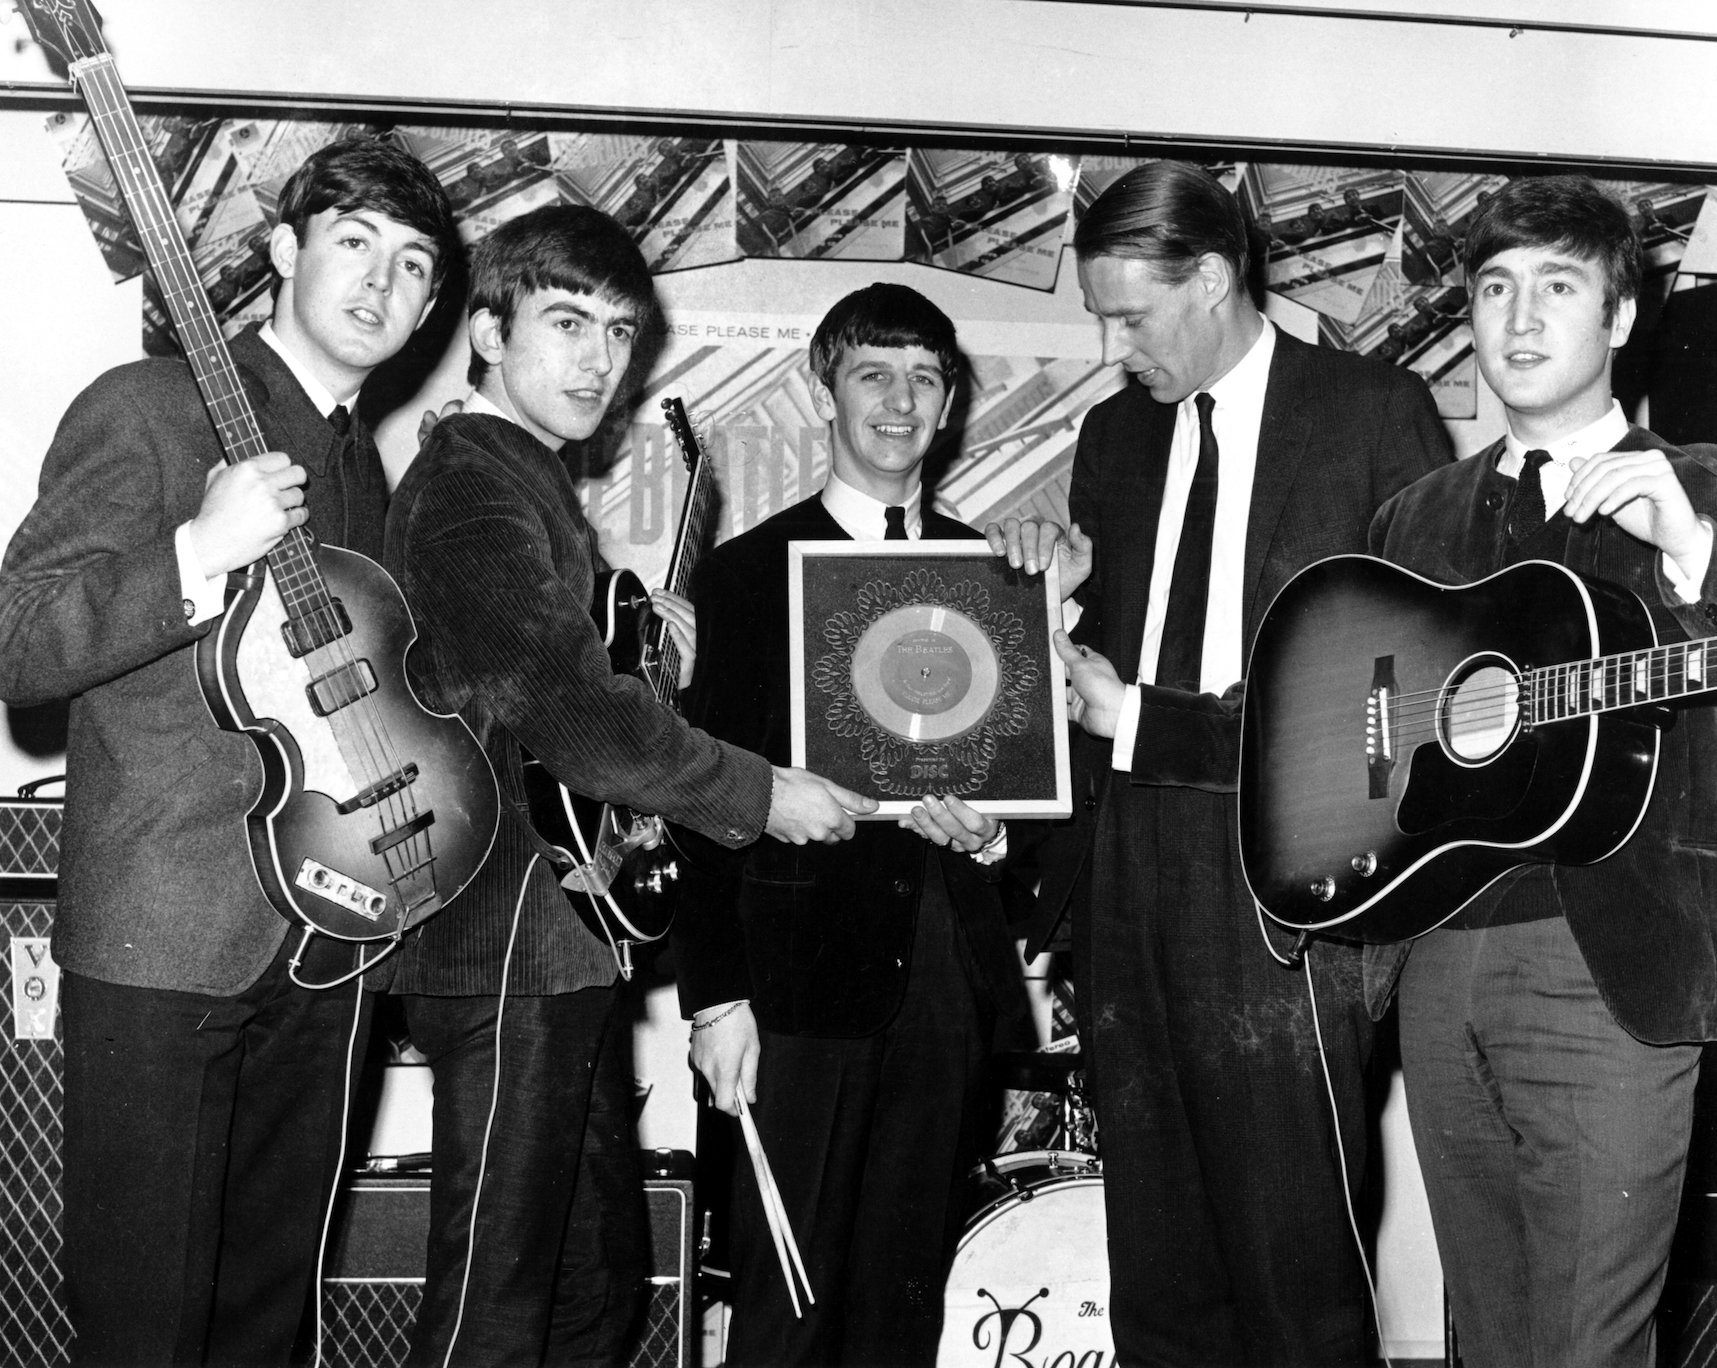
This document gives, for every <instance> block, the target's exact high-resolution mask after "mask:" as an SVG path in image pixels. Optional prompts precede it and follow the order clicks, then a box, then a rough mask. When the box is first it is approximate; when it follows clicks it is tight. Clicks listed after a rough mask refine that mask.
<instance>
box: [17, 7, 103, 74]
mask: <svg viewBox="0 0 1717 1368" xmlns="http://www.w3.org/2000/svg"><path fill="white" fill-rule="evenodd" d="M16 3H17V6H18V13H19V14H21V15H23V16H24V22H25V23H26V24H27V25H29V28H30V36H31V37H32V38H34V39H35V40H36V41H37V42H38V43H40V44H41V45H42V46H43V47H45V48H46V49H47V50H48V51H49V52H51V53H53V54H54V55H55V56H56V57H58V58H59V59H60V60H61V61H63V62H64V63H65V64H66V65H67V66H71V65H73V64H74V63H77V62H87V61H89V60H90V59H91V58H92V57H105V56H106V55H107V43H106V42H105V41H104V40H103V38H102V36H101V16H100V15H99V14H97V13H96V10H95V6H94V5H92V4H90V3H88V0H16Z"/></svg>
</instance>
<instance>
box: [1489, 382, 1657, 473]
mask: <svg viewBox="0 0 1717 1368" xmlns="http://www.w3.org/2000/svg"><path fill="white" fill-rule="evenodd" d="M1627 435H1628V420H1627V415H1626V414H1624V413H1623V412H1622V406H1621V404H1620V403H1619V402H1617V401H1616V400H1614V399H1612V400H1610V408H1609V412H1607V413H1606V414H1604V416H1603V417H1602V418H1600V419H1598V421H1597V422H1595V423H1588V424H1587V425H1586V426H1585V427H1583V428H1581V429H1580V430H1579V431H1578V432H1572V433H1569V434H1568V436H1566V437H1559V438H1557V439H1556V440H1555V441H1554V442H1548V443H1546V444H1545V445H1543V446H1531V447H1529V446H1527V444H1526V443H1525V442H1523V441H1521V440H1520V438H1518V437H1516V436H1515V435H1514V434H1513V433H1512V432H1510V433H1506V434H1504V438H1503V440H1504V447H1503V452H1502V455H1501V457H1499V460H1501V459H1506V460H1507V461H1508V465H1509V468H1510V469H1513V470H1518V469H1519V468H1520V467H1521V466H1522V465H1524V464H1525V461H1526V453H1527V452H1528V451H1547V452H1549V453H1550V459H1551V460H1552V461H1554V462H1555V463H1556V464H1557V465H1559V466H1565V465H1567V464H1568V462H1570V461H1572V460H1574V459H1575V458H1576V457H1579V456H1596V455H1597V454H1598V453H1599V452H1602V451H1614V450H1615V448H1616V443H1617V442H1619V441H1621V440H1622V438H1624V437H1626V436H1627Z"/></svg>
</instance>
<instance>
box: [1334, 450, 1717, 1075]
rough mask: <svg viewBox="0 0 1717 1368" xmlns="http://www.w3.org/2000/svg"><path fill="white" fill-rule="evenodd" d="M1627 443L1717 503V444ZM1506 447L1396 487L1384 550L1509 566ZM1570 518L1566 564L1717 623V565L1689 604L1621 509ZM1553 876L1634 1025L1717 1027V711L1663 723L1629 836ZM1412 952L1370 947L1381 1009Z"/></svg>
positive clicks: (1714, 507)
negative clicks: (1499, 465) (1652, 781)
mask: <svg viewBox="0 0 1717 1368" xmlns="http://www.w3.org/2000/svg"><path fill="white" fill-rule="evenodd" d="M1620 446H1621V449H1625V450H1645V449H1649V448H1659V449H1664V450H1668V451H1671V453H1672V454H1671V457H1670V459H1671V461H1672V462H1673V463H1674V465H1675V469H1676V474H1677V475H1678V476H1679V477H1680V479H1681V482H1682V485H1683V486H1684V487H1685V488H1686V490H1687V492H1688V496H1689V497H1690V498H1691V499H1692V501H1693V505H1694V507H1695V508H1696V509H1698V510H1700V511H1701V512H1712V511H1717V447H1708V446H1707V447H1695V448H1691V449H1689V450H1688V451H1686V452H1679V451H1675V450H1674V449H1673V448H1670V447H1668V445H1667V444H1666V443H1664V442H1663V441H1661V440H1660V439H1659V438H1657V437H1656V436H1654V435H1653V434H1652V433H1650V432H1647V431H1646V430H1645V429H1643V428H1638V427H1636V428H1633V429H1632V430H1631V431H1630V432H1629V433H1628V436H1627V439H1626V441H1625V442H1623V443H1621V444H1620ZM1501 450H1502V444H1501V443H1500V442H1498V443H1497V444H1496V445H1495V446H1492V447H1491V448H1490V449H1489V450H1488V451H1485V452H1482V453H1480V454H1479V455H1476V456H1473V457H1471V458H1470V459H1468V460H1465V461H1461V462H1459V463H1458V464H1457V465H1455V466H1453V467H1450V468H1449V469H1446V470H1440V471H1437V472H1436V473H1435V474H1433V475H1431V476H1428V477H1427V478H1426V479H1424V480H1421V481H1420V482H1419V483H1418V484H1416V485H1414V486H1413V487H1412V488H1410V489H1407V490H1405V491H1403V492H1402V493H1400V494H1398V495H1397V496H1396V497H1395V498H1393V499H1391V500H1390V501H1389V502H1388V503H1387V504H1385V505H1384V506H1383V508H1382V509H1380V510H1379V512H1378V514H1377V520H1376V522H1375V523H1374V524H1373V525H1372V529H1371V549H1372V552H1373V553H1374V554H1376V555H1380V556H1383V557H1385V558H1386V559H1388V560H1391V561H1394V562H1395V563H1396V564H1397V565H1402V566H1405V567H1406V568H1407V569H1409V570H1413V571H1416V572H1417V573H1419V574H1421V575H1424V576H1426V577H1427V578H1429V579H1434V580H1437V581H1439V582H1441V583H1444V584H1470V583H1471V582H1472V581H1474V580H1478V579H1483V578H1484V577H1485V576H1487V575H1490V574H1493V573H1495V572H1496V571H1497V570H1500V569H1501V568H1502V567H1503V565H1504V564H1505V563H1506V559H1505V558H1506V547H1505V538H1506V532H1505V524H1506V522H1507V519H1508V512H1509V509H1510V506H1511V503H1512V500H1513V496H1514V490H1515V487H1516V482H1515V481H1514V480H1511V479H1508V478H1506V477H1505V476H1503V475H1500V474H1498V473H1497V470H1496V461H1497V457H1498V455H1499V454H1500V452H1501ZM1567 526H1568V536H1567V541H1566V544H1565V549H1564V551H1563V554H1562V555H1561V556H1560V557H1559V558H1558V559H1560V561H1561V562H1562V564H1564V565H1566V566H1567V567H1568V568H1569V569H1571V570H1576V571H1578V572H1579V573H1581V574H1582V575H1585V576H1588V577H1589V578H1592V579H1597V580H1604V581H1607V582H1608V583H1610V584H1616V585H1620V586H1622V587H1623V588H1626V589H1629V590H1632V591H1633V592H1634V593H1635V594H1638V595H1639V596H1640V598H1641V599H1643V600H1644V601H1645V603H1646V604H1647V606H1648V607H1649V608H1650V609H1651V613H1652V617H1653V619H1654V622H1655V625H1656V627H1657V629H1658V636H1659V639H1660V640H1686V639H1688V638H1689V637H1690V636H1691V637H1695V638H1697V637H1703V636H1707V635H1710V634H1712V633H1717V563H1714V564H1713V565H1712V567H1711V570H1710V572H1709V573H1708V575H1707V578H1706V583H1705V585H1704V595H1703V597H1702V598H1701V600H1700V601H1699V602H1698V603H1695V604H1692V605H1687V604H1683V603H1681V601H1680V599H1679V598H1678V597H1677V596H1676V595H1675V594H1674V593H1673V592H1672V591H1670V589H1669V586H1668V585H1667V584H1666V583H1664V582H1663V580H1662V577H1661V569H1660V565H1661V560H1662V558H1661V557H1660V556H1659V554H1658V553H1657V551H1655V550H1654V549H1653V548H1651V547H1650V546H1647V545H1646V544H1645V543H1644V542H1641V541H1637V540H1635V539H1634V538H1633V537H1631V536H1629V535H1628V534H1627V533H1626V532H1623V531H1622V530H1621V529H1620V528H1619V527H1617V526H1616V525H1615V524H1614V523H1613V522H1611V521H1610V520H1609V519H1608V518H1593V519H1592V520H1591V521H1590V522H1588V523H1586V524H1585V525H1584V526H1577V525H1574V524H1571V523H1570V524H1567ZM1713 560H1714V562H1717V557H1714V558H1713ZM1505 877H1508V876H1505ZM1541 877H1544V876H1541ZM1547 877H1548V879H1549V880H1550V883H1551V886H1552V889H1553V892H1554V899H1555V902H1556V904H1557V905H1558V906H1559V907H1560V909H1561V911H1562V913H1563V915H1565V916H1566V917H1567V919H1568V926H1569V929H1570V930H1571V931H1572V932H1573V933H1574V939H1575V941H1576V943H1578V945H1579V947H1580V952H1581V954H1583V955H1584V956H1585V958H1586V965H1587V967H1588V968H1589V969H1590V970H1591V972H1592V977H1593V979H1595V980H1596V982H1597V984H1598V990H1599V992H1601V993H1602V994H1603V997H1604V1001H1605V1003H1606V1005H1608V1007H1609V1009H1610V1012H1611V1014H1612V1015H1613V1016H1614V1017H1615V1019H1616V1021H1617V1022H1618V1023H1619V1024H1620V1025H1621V1026H1622V1027H1623V1028H1624V1029H1625V1030H1627V1031H1628V1032H1629V1033H1630V1034H1632V1035H1634V1036H1636V1037H1638V1038H1639V1039H1641V1040H1645V1041H1648V1042H1652V1043H1656V1044H1663V1043H1667V1042H1670V1041H1688V1040H1709V1039H1712V1038H1713V1037H1717V902H1714V901H1713V898H1712V889H1713V888H1717V709H1714V708H1712V707H1710V706H1695V707H1690V708H1687V709H1685V710H1683V711H1682V712H1681V713H1680V715H1679V716H1678V717H1677V718H1676V720H1675V724H1674V726H1672V727H1671V728H1670V729H1669V730H1668V731H1666V732H1665V733H1664V734H1663V737H1662V742H1661V747H1660V751H1659V758H1658V771H1657V783H1656V787H1655V788H1654V790H1653V792H1652V797H1651V802H1650V804H1649V805H1648V806H1647V809H1646V813H1645V816H1644V818H1643V819H1642V820H1641V822H1640V825H1639V828H1638V830H1636V831H1635V832H1634V835H1633V837H1632V838H1631V839H1630V840H1629V841H1628V843H1627V844H1626V845H1624V846H1623V847H1622V848H1621V849H1620V850H1619V851H1617V852H1616V853H1615V854H1614V855H1611V856H1610V857H1609V858H1608V859H1606V860H1603V861H1600V862H1599V863H1598V864H1594V865H1557V866H1552V867H1551V868H1550V869H1549V870H1548V871H1547ZM1502 896H1503V898H1504V900H1505V901H1506V899H1507V896H1508V895H1507V893H1506V892H1505V893H1503V895H1502ZM1435 934H1450V935H1458V934H1462V933H1460V932H1453V931H1451V932H1447V933H1435ZM1410 950H1411V942H1409V943H1406V944H1402V945H1389V946H1373V947H1369V948H1368V949H1367V952H1366V988H1367V993H1366V996H1367V1001H1368V1003H1369V1005H1370V1006H1371V1008H1372V1011H1373V1013H1374V1014H1380V1013H1381V1012H1382V1010H1383V1008H1384V1007H1385V1006H1386V1005H1387V1002H1388V996H1389V992H1390V990H1392V988H1393V986H1394V983H1395V979H1396V977H1397V976H1398V974H1399V972H1400V967H1401V964H1402V963H1403V962H1404V961H1405V959H1406V957H1407V954H1408V953H1409V951H1410Z"/></svg>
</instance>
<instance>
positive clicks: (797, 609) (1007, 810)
mask: <svg viewBox="0 0 1717 1368" xmlns="http://www.w3.org/2000/svg"><path fill="white" fill-rule="evenodd" d="M788 586H789V592H788V602H789V619H790V620H789V632H790V635H791V672H792V688H793V718H792V730H793V736H792V740H793V763H794V764H795V765H801V766H803V767H805V768H806V769H809V770H812V771H813V772H815V773H817V774H822V775H825V776H827V777H828V778H830V779H833V780H835V782H837V783H840V784H844V785H846V787H848V788H851V789H856V790H857V791H858V792H860V793H865V794H869V795H870V796H871V797H873V798H875V799H876V800H877V801H878V803H879V804H880V806H879V807H878V809H877V811H876V813H875V814H873V815H874V816H876V817H887V818H894V817H897V816H899V815H900V814H902V813H905V812H907V811H909V810H910V809H911V808H912V807H913V805H914V804H916V803H917V802H919V801H920V800H921V799H922V798H923V797H924V796H925V795H926V794H937V795H947V794H953V795H955V796H957V797H959V798H961V799H963V800H964V801H965V802H966V803H968V804H970V805H971V806H972V807H973V808H975V809H977V810H978V811H979V812H987V813H989V814H991V815H992V816H996V817H1065V816H1067V815H1068V814H1069V813H1070V812H1071V811H1072V786H1071V783H1070V780H1069V778H1068V762H1067V744H1068V743H1067V695H1066V688H1065V678H1064V673H1063V667H1062V664H1061V659H1060V657H1059V656H1057V655H1056V654H1055V650H1054V648H1053V647H1052V646H1051V645H1050V635H1051V633H1052V632H1053V631H1054V630H1055V629H1056V628H1057V627H1059V626H1060V625H1061V594H1060V585H1059V581H1058V578H1057V575H1056V571H1055V567H1054V566H1053V565H1051V566H1050V568H1049V569H1048V570H1047V571H1046V572H1045V573H1043V574H1038V575H1030V576H1027V575H1025V574H1022V573H1021V572H1020V571H1018V570H1013V569H1010V568H1009V567H1008V564H1007V561H1006V560H1004V559H1003V558H1002V557H1000V556H996V555H993V554H992V553H991V552H990V549H989V546H988V544H987V543H985V542H982V541H918V542H906V543H902V542H899V541H876V542H854V541H803V542H794V543H792V544H791V545H790V546H789V548H788Z"/></svg>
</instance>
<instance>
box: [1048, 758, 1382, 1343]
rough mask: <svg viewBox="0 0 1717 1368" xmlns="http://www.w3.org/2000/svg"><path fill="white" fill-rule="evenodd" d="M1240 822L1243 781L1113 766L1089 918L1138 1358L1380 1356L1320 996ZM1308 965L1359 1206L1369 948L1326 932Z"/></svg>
mask: <svg viewBox="0 0 1717 1368" xmlns="http://www.w3.org/2000/svg"><path fill="white" fill-rule="evenodd" d="M1235 815H1236V814H1235V803H1234V797H1233V795H1232V794H1226V795H1225V794H1213V793H1206V792H1203V791H1200V790H1195V789H1184V788H1174V789H1169V788H1155V787H1148V786H1143V785H1140V786H1133V785H1130V784H1127V783H1126V782H1125V780H1124V778H1123V777H1121V776H1117V777H1116V782H1115V783H1114V785H1113V787H1112V789H1111V792H1110V795H1109V797H1108V798H1107V799H1106V800H1105V805H1104V809H1103V811H1102V812H1101V813H1100V814H1099V825H1098V833H1097V844H1096V846H1095V847H1094V849H1093V853H1092V858H1091V864H1090V866H1089V868H1088V873H1087V875H1086V878H1087V879H1088V880H1089V900H1088V901H1086V900H1085V899H1083V898H1082V899H1081V903H1080V905H1081V906H1084V907H1087V908H1088V909H1089V912H1088V916H1085V917H1081V918H1077V919H1076V921H1075V927H1074V952H1075V982H1076V987H1077V988H1078V990H1079V997H1080V998H1082V999H1084V1004H1083V1007H1082V1009H1081V1012H1080V1018H1081V1022H1080V1025H1081V1031H1082V1033H1083V1035H1084V1036H1085V1038H1086V1040H1087V1041H1088V1047H1087V1048H1088V1050H1089V1055H1088V1058H1089V1060H1090V1062H1091V1065H1092V1069H1093V1072H1094V1075H1095V1077H1094V1083H1095V1104H1096V1112H1097V1124H1098V1127H1099V1139H1100V1143H1101V1148H1102V1154H1103V1182H1104V1205H1105V1209H1106V1212H1107V1216H1108V1224H1109V1269H1110V1282H1111V1292H1110V1321H1111V1325H1112V1328H1113V1331H1114V1336H1115V1349H1116V1361H1117V1362H1118V1363H1123V1364H1126V1365H1127V1368H1145V1365H1182V1366H1186V1368H1191V1366H1192V1365H1197V1366H1198V1368H1206V1366H1208V1365H1223V1368H1230V1366H1231V1365H1241V1364H1246V1365H1252V1364H1270V1365H1299V1364H1355V1365H1357V1364H1360V1363H1363V1362H1364V1361H1365V1357H1366V1347H1367V1326H1368V1322H1369V1313H1368V1306H1367V1298H1366V1287H1365V1282H1364V1278H1363V1275H1362V1271H1361V1267H1360V1263H1359V1257H1358V1254H1357V1251H1356V1249H1355V1246H1354V1238H1353V1235H1352V1233H1351V1231H1350V1229H1349V1225H1348V1216H1347V1207H1346V1202H1345V1200H1344V1196H1343V1189H1342V1180H1343V1174H1342V1168H1341V1164H1340V1162H1339V1161H1338V1159H1337V1157H1336V1142H1335V1130H1334V1123H1333V1121H1332V1118H1331V1108H1330V1101H1329V1097H1328V1094H1327V1092H1326V1089H1325V1085H1324V1077H1323V1070H1322V1067H1321V1065H1320V1063H1319V1045H1318V1037H1317V1033H1316V1030H1315V1029H1314V1023H1313V1016H1312V1002H1311V998H1310V995H1309V993H1308V989H1307V983H1306V979H1305V974H1304V971H1303V970H1302V971H1297V972H1296V971H1290V970H1287V969H1284V968H1283V967H1281V966H1280V965H1279V964H1277V962H1276V961H1275V960H1273V959H1272V958H1271V957H1270V955H1269V954H1268V953H1267V951H1266V950H1265V947H1264V944H1263V942H1262V940H1261V939H1260V932H1259V927H1258V921H1257V915H1256V913H1255V911H1254V909H1253V904H1252V899H1251V897H1250V895H1249V894H1248V892H1247V890H1246V886H1245V883H1244V880H1243V879H1242V877H1241V875H1240V872H1239V867H1238V859H1237V848H1236V846H1235V841H1234V831H1233V827H1234V820H1235ZM1282 943H1283V944H1286V941H1285V939H1284V940H1283V942H1282ZM1310 963H1311V965H1312V973H1313V977H1314V982H1315V986H1316V990H1317V1010H1318V1022H1319V1024H1321V1026H1322V1031H1323V1042H1324V1047H1325V1050H1326V1052H1327V1055H1328V1060H1329V1068H1330V1073H1331V1077H1332V1079H1333V1082H1334V1090H1335V1096H1336V1098H1337V1099H1338V1101H1339V1105H1340V1109H1341V1118H1342V1119H1341V1139H1342V1142H1343V1144H1344V1145H1345V1147H1346V1157H1347V1178H1348V1180H1349V1181H1350V1182H1351V1183H1352V1185H1353V1188H1354V1192H1355V1200H1356V1201H1357V1200H1358V1195H1359V1194H1358V1188H1359V1184H1360V1180H1361V1177H1362V1175H1363V1173H1364V1170H1365V1144H1366V1141H1365V1136H1366V1126H1365V1086H1364V1083H1365V1077H1364V1075H1365V1066H1366V1063H1367V1060H1368V1058H1369V1054H1370V1047H1371V1035H1372V1028H1371V1022H1370V1020H1369V1018H1368V1017H1367V1016H1366V1013H1365V1008H1364V1004H1363V1001H1362V992H1361V982H1360V958H1359V952H1358V951H1357V950H1356V949H1353V948H1350V947H1342V946H1336V945H1333V944H1327V943H1326V944H1319V945H1317V946H1315V947H1314V948H1313V950H1312V953H1311V957H1310Z"/></svg>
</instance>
